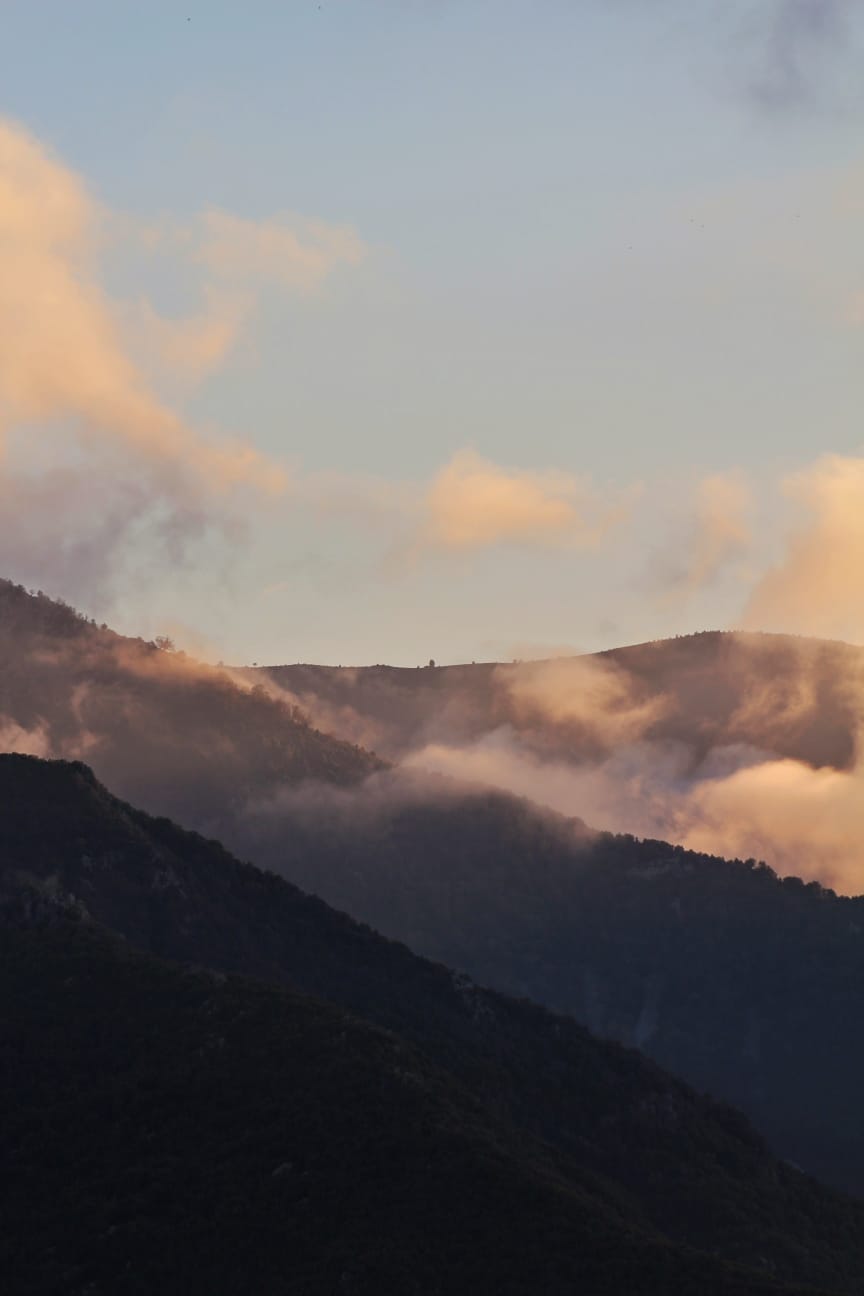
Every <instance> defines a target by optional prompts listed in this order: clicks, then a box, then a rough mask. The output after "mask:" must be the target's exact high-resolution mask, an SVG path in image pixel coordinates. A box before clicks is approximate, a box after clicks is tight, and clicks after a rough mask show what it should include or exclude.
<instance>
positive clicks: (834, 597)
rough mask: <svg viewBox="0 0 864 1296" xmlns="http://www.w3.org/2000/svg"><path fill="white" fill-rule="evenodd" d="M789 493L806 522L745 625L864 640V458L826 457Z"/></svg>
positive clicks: (756, 593) (760, 587) (757, 592)
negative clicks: (863, 578) (863, 574)
mask: <svg viewBox="0 0 864 1296" xmlns="http://www.w3.org/2000/svg"><path fill="white" fill-rule="evenodd" d="M784 490H785V493H786V495H787V496H788V497H789V499H791V500H792V502H793V504H795V505H797V506H798V509H799V511H800V512H802V513H803V514H804V521H803V522H802V524H800V525H799V526H798V527H797V528H796V529H795V530H794V531H793V533H792V535H791V536H790V538H789V540H788V543H787V546H786V552H785V553H784V555H783V558H782V559H781V561H780V562H779V563H777V564H776V566H774V567H773V568H772V569H771V570H770V571H768V572H767V573H766V575H765V576H764V577H763V578H762V579H761V580H760V581H759V582H758V584H757V585H756V587H755V589H754V590H753V592H752V594H751V595H750V598H749V600H748V602H747V606H746V608H745V610H744V614H743V616H742V619H741V624H742V626H743V627H744V628H755V629H766V630H767V629H773V630H786V631H794V632H796V633H799V634H814V635H822V636H828V637H832V636H833V637H838V638H851V639H854V640H860V639H862V638H864V580H862V571H864V458H850V457H842V456H840V455H826V456H825V457H823V458H822V459H819V460H817V461H816V463H815V464H813V465H812V466H811V467H810V468H808V469H806V470H804V471H803V472H800V473H796V474H794V475H793V476H791V477H789V478H788V479H787V480H786V482H785V483H784Z"/></svg>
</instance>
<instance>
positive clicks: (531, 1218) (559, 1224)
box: [0, 915, 791, 1296]
mask: <svg viewBox="0 0 864 1296" xmlns="http://www.w3.org/2000/svg"><path fill="white" fill-rule="evenodd" d="M7 917H8V915H7ZM2 936H3V941H2V946H0V995H2V1002H3V1004H4V1005H5V1007H4V1010H3V1019H4V1029H3V1032H2V1036H0V1110H2V1113H3V1115H2V1118H0V1130H2V1142H3V1171H4V1172H3V1179H2V1187H0V1267H2V1271H3V1276H4V1277H3V1290H4V1292H6V1293H8V1296H25V1293H26V1296H43V1294H44V1296H47V1294H48V1293H52V1296H53V1294H54V1293H57V1292H61V1291H62V1292H67V1293H70V1294H71V1293H81V1296H83V1293H85V1292H86V1293H88V1294H89V1296H122V1294H123V1293H152V1292H160V1293H163V1294H166V1296H170V1294H172V1293H176V1294H177V1296H194V1294H195V1293H201V1294H202V1296H204V1294H206V1296H218V1294H219V1293H225V1294H226V1296H241V1294H245V1293H247V1292H255V1293H256V1294H260V1296H271V1294H273V1296H275V1294H276V1293H298V1294H300V1293H303V1294H305V1293H309V1294H310V1296H312V1294H315V1296H318V1293H320V1294H321V1296H330V1294H331V1293H333V1292H346V1293H356V1294H357V1296H386V1294H387V1293H392V1294H393V1296H403V1294H404V1293H406V1292H412V1293H416V1294H417V1296H425V1294H426V1293H429V1296H444V1293H447V1296H451V1294H454V1296H455V1294H458V1293H465V1296H469V1294H473V1293H489V1296H492V1294H493V1293H494V1294H495V1296H498V1294H499V1293H512V1294H513V1296H529V1293H533V1292H536V1291H542V1292H544V1293H549V1294H550V1296H555V1294H556V1293H560V1294H561V1296H565V1294H569V1293H571V1292H573V1291H577V1290H578V1291H591V1292H596V1293H603V1292H609V1293H610V1294H611V1293H619V1292H622V1291H624V1290H626V1291H627V1292H633V1293H637V1294H638V1293H644V1294H645V1296H648V1294H649V1293H650V1294H652V1296H653V1294H656V1296H664V1294H665V1293H674V1292H681V1293H684V1292H692V1291H694V1290H698V1291H699V1292H702V1293H716V1296H747V1294H749V1293H753V1294H756V1293H764V1296H770V1293H772V1292H777V1293H778V1294H779V1293H780V1292H781V1291H789V1290H791V1289H789V1288H782V1289H781V1287H780V1286H779V1285H777V1286H775V1284H774V1283H772V1282H771V1281H770V1280H769V1279H767V1278H765V1277H764V1276H763V1277H761V1278H760V1277H757V1276H755V1275H753V1274H749V1275H748V1274H745V1273H743V1272H737V1271H735V1270H734V1269H733V1268H731V1267H727V1266H726V1265H724V1264H723V1263H721V1262H719V1261H716V1260H712V1259H709V1258H708V1257H707V1256H700V1255H698V1254H696V1253H688V1252H686V1251H684V1250H682V1249H679V1248H674V1247H672V1246H670V1245H668V1243H665V1242H664V1241H663V1239H661V1238H660V1237H658V1236H652V1234H651V1233H650V1231H648V1230H643V1229H641V1228H638V1227H634V1226H633V1225H632V1224H631V1223H630V1222H629V1221H628V1220H627V1218H626V1215H625V1212H624V1210H622V1209H621V1207H620V1205H619V1204H618V1203H616V1202H614V1201H604V1200H603V1195H602V1192H598V1190H597V1187H596V1185H594V1184H591V1185H587V1186H582V1185H580V1184H579V1183H578V1182H574V1179H575V1176H574V1175H573V1174H572V1173H568V1170H567V1169H562V1168H561V1167H559V1165H558V1164H556V1159H555V1157H554V1156H553V1155H551V1154H550V1153H549V1152H547V1151H546V1150H544V1149H543V1148H542V1147H541V1146H539V1145H537V1144H531V1143H529V1142H527V1141H526V1140H524V1139H520V1138H519V1137H518V1136H516V1135H515V1132H514V1131H513V1130H512V1129H510V1128H508V1127H507V1126H504V1125H502V1124H501V1123H500V1122H496V1121H494V1120H493V1119H492V1118H490V1117H489V1116H488V1115H487V1114H486V1113H484V1112H483V1110H482V1109H480V1108H479V1107H478V1104H477V1103H476V1101H475V1100H474V1099H473V1098H472V1097H471V1095H470V1094H469V1093H468V1092H467V1091H465V1090H464V1089H463V1088H462V1087H461V1086H459V1085H458V1084H456V1083H455V1082H454V1081H453V1079H452V1078H451V1077H449V1076H448V1075H447V1074H446V1073H444V1072H442V1071H440V1070H438V1069H437V1068H435V1067H434V1066H432V1065H430V1063H429V1062H428V1061H427V1060H426V1059H425V1058H424V1057H423V1056H422V1055H420V1054H418V1053H417V1052H416V1051H415V1050H413V1049H412V1048H411V1047H410V1046H408V1045H406V1044H405V1043H403V1042H402V1041H400V1040H399V1039H398V1038H397V1037H395V1036H392V1035H388V1034H386V1033H384V1032H381V1031H377V1030H375V1029H374V1028H372V1027H370V1026H367V1025H365V1024H363V1023H361V1022H359V1021H357V1020H356V1019H353V1018H351V1017H349V1016H348V1015H346V1014H345V1013H342V1012H339V1011H338V1010H336V1009H333V1008H331V1007H328V1006H325V1005H323V1004H320V1003H316V1002H315V1001H314V1000H311V999H305V998H299V997H297V996H294V995H291V994H289V993H287V992H285V991H279V990H277V989H275V988H271V987H267V986H264V985H261V984H257V983H255V982H251V981H242V980H239V979H236V978H227V979H226V978H225V977H224V976H214V975H213V974H210V973H204V972H198V973H190V972H184V971H182V970H180V969H179V968H175V967H173V966H167V965H165V964H160V963H158V962H156V961H155V960H153V959H150V958H148V957H146V956H141V955H138V954H135V953H133V952H131V951H129V950H128V949H123V948H121V947H120V945H119V942H117V941H112V940H111V939H109V938H108V937H107V935H102V934H100V933H99V931H98V930H95V929H88V928H87V927H82V926H81V925H80V924H76V923H74V922H68V921H63V920H62V919H60V920H58V919H57V918H56V917H55V919H54V921H52V923H51V924H50V925H45V923H44V922H43V923H40V924H37V925H36V926H35V927H33V926H31V927H29V928H24V929H21V928H20V927H17V928H16V927H11V928H10V927H9V926H7V927H5V929H4V930H3V931H2Z"/></svg>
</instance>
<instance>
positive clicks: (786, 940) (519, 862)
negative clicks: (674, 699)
mask: <svg viewBox="0 0 864 1296" xmlns="http://www.w3.org/2000/svg"><path fill="white" fill-rule="evenodd" d="M489 800H490V801H494V800H495V798H494V796H492V795H491V794H490V797H489ZM492 821H494V822H495V823H496V824H497V825H498V828H499V829H500V833H499V835H497V836H495V835H491V834H490V832H489V830H488V829H489V824H490V822H492ZM257 855H258V857H259V858H262V859H264V858H270V859H273V860H274V861H275V860H276V859H279V861H280V867H281V868H283V869H284V870H285V871H286V873H287V875H288V876H290V877H292V878H293V879H294V880H295V881H297V882H298V883H299V884H300V885H301V886H306V887H308V888H310V889H313V890H314V891H315V892H316V893H317V894H319V895H321V896H323V897H324V898H325V899H326V900H327V901H329V902H330V903H331V904H335V905H339V906H341V907H344V908H346V909H348V910H350V912H351V913H353V914H355V915H357V916H358V917H359V918H362V919H364V920H365V921H367V922H369V923H372V924H373V925H374V926H375V927H377V928H378V929H379V930H380V931H383V932H385V933H386V934H387V935H390V936H393V937H396V938H398V939H402V940H406V941H408V942H409V943H410V944H411V947H412V948H413V949H416V950H417V951H418V952H419V953H422V954H425V955H427V956H428V957H431V958H436V959H441V960H442V961H444V962H447V963H449V964H451V965H452V966H455V967H459V968H464V969H465V970H466V971H467V972H468V973H469V974H470V975H471V976H472V977H474V978H475V979H477V980H478V981H480V982H481V983H483V984H486V985H492V986H495V987H497V988H498V989H501V990H504V991H507V992H509V993H511V994H519V995H527V996H530V997H531V998H532V999H535V1000H536V1001H538V1002H540V1003H544V1004H547V1005H548V1006H550V1007H551V1008H554V1009H555V1010H557V1011H561V1012H568V1013H572V1014H573V1015H574V1016H575V1017H576V1018H577V1020H579V1021H582V1022H585V1023H586V1024H588V1025H589V1026H590V1027H591V1028H592V1029H593V1030H595V1031H597V1032H598V1033H599V1034H601V1035H604V1036H607V1037H609V1038H613V1039H617V1040H621V1041H623V1042H625V1043H627V1044H631V1045H636V1046H638V1047H639V1048H641V1049H643V1050H645V1051H647V1052H648V1053H649V1054H650V1055H651V1056H652V1057H654V1058H655V1059H656V1060H657V1061H658V1062H660V1063H661V1064H662V1065H663V1066H665V1067H668V1068H669V1069H670V1070H672V1071H674V1072H675V1073H677V1074H679V1075H682V1076H683V1077H684V1078H685V1079H687V1080H689V1081H690V1082H691V1083H693V1084H695V1085H697V1086H698V1087H699V1088H701V1089H704V1090H706V1091H708V1092H710V1093H713V1094H715V1095H717V1096H718V1097H722V1098H725V1099H726V1100H728V1101H730V1102H732V1103H734V1104H735V1105H736V1106H740V1107H741V1108H742V1109H743V1110H744V1111H745V1112H746V1113H747V1114H748V1115H749V1116H750V1118H751V1119H752V1120H753V1121H754V1122H755V1124H756V1125H757V1126H758V1128H759V1129H761V1130H763V1131H764V1132H765V1133H766V1134H767V1135H768V1136H769V1138H770V1139H771V1141H772V1143H773V1146H774V1147H775V1148H776V1149H777V1150H778V1151H779V1152H780V1153H781V1154H782V1155H783V1156H787V1157H789V1158H791V1159H792V1160H793V1161H795V1162H796V1163H798V1164H800V1165H803V1166H805V1167H806V1168H807V1169H809V1170H810V1171H812V1172H813V1173H814V1174H818V1175H819V1176H821V1177H823V1178H825V1179H827V1180H829V1181H831V1182H833V1183H836V1184H838V1185H841V1186H845V1187H848V1188H852V1189H854V1190H855V1191H857V1192H861V1193H864V1112H862V1107H861V1092H862V1090H864V1040H862V1037H861V1033H860V1031H859V1030H858V1028H857V1024H856V1023H858V1022H859V1021H860V1020H861V1019H862V1017H864V898H861V897H859V898H849V897H845V896H838V895H835V894H834V892H833V891H830V890H826V889H824V888H822V887H820V886H819V885H818V883H811V884H809V885H805V884H804V883H802V882H801V881H800V880H799V879H797V878H786V879H784V880H782V881H781V880H780V879H779V878H778V877H777V876H776V875H775V874H774V873H773V872H772V871H771V870H770V869H768V868H767V867H765V866H764V865H757V864H756V863H755V862H754V861H753V860H749V861H745V862H742V861H740V860H739V861H732V862H727V861H725V860H720V859H717V858H714V857H711V856H707V855H698V854H695V853H693V852H689V851H684V850H682V849H681V848H680V847H674V846H670V845H669V844H668V843H666V842H658V841H638V840H636V839H634V838H632V837H626V836H615V835H612V834H605V833H604V834H599V835H596V836H592V835H591V834H586V833H585V832H584V831H582V832H579V831H576V830H575V829H573V828H572V827H571V826H570V825H568V824H567V823H566V821H563V820H556V819H555V818H554V817H551V816H550V818H549V819H548V820H547V821H546V824H545V826H544V827H543V828H542V829H541V826H540V824H539V822H538V821H537V820H536V819H535V818H534V817H533V816H532V815H531V814H528V813H526V814H524V815H523V814H520V808H519V806H518V803H514V802H512V801H510V800H508V799H506V798H503V797H502V798H500V799H499V803H498V810H497V813H496V814H494V815H492V814H490V813H488V812H487V813H484V814H481V813H478V814H476V815H474V814H472V807H471V803H470V802H468V801H465V802H463V803H461V804H460V805H459V806H457V807H454V809H453V810H451V812H450V814H449V815H447V816H445V815H441V814H439V813H438V812H437V810H436V809H435V808H429V807H423V806H421V805H407V806H402V807H395V808H394V809H392V810H391V811H390V812H389V813H388V814H387V816H386V817H383V816H382V819H381V821H380V823H379V831H378V833H377V836H375V835H373V833H372V832H371V831H368V832H367V833H366V834H365V835H360V834H355V835H353V836H352V834H351V833H350V831H349V829H348V825H347V822H346V824H345V826H344V828H343V831H342V833H341V835H339V834H337V833H336V832H335V829H333V828H332V827H331V833H330V835H329V836H328V837H325V836H324V835H323V834H321V833H320V832H318V831H317V830H315V828H314V825H310V829H309V831H308V832H307V833H306V834H304V835H301V834H299V833H298V834H295V835H294V836H293V837H291V838H290V839H289V838H287V837H284V836H282V837H281V838H279V839H278V840H277V839H276V837H274V838H273V839H272V840H270V841H269V842H266V843H265V842H262V844H261V846H260V848H258V850H257Z"/></svg>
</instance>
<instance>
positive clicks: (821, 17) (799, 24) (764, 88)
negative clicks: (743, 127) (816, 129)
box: [742, 0, 859, 109]
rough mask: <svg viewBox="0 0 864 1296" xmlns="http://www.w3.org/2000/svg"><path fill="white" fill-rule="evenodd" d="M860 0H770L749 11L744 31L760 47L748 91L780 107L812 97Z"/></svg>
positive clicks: (844, 40)
mask: <svg viewBox="0 0 864 1296" xmlns="http://www.w3.org/2000/svg"><path fill="white" fill-rule="evenodd" d="M858 8H859V6H858V4H857V0H767V2H764V3H760V4H759V5H757V6H753V7H752V8H751V9H750V10H749V11H748V21H747V23H746V24H745V31H744V33H742V35H746V37H747V38H748V39H754V38H755V43H756V47H757V48H758V49H759V50H760V59H759V66H758V68H757V70H756V72H755V73H754V74H753V75H752V77H751V80H750V86H749V89H750V92H751V94H752V96H753V98H754V99H755V101H756V102H757V103H758V104H760V105H761V106H762V107H765V108H769V109H782V108H788V107H790V106H795V105H799V104H801V103H804V102H807V101H809V100H810V99H811V98H812V97H813V93H814V88H815V86H816V84H817V83H818V80H819V74H820V72H821V71H822V70H823V69H824V65H825V63H826V60H828V59H830V60H831V62H832V64H833V63H834V62H835V57H836V55H837V54H838V53H840V52H842V51H843V49H844V45H846V43H847V40H848V35H849V28H850V24H851V21H852V19H853V18H854V16H855V13H856V10H857V9H858Z"/></svg>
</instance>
